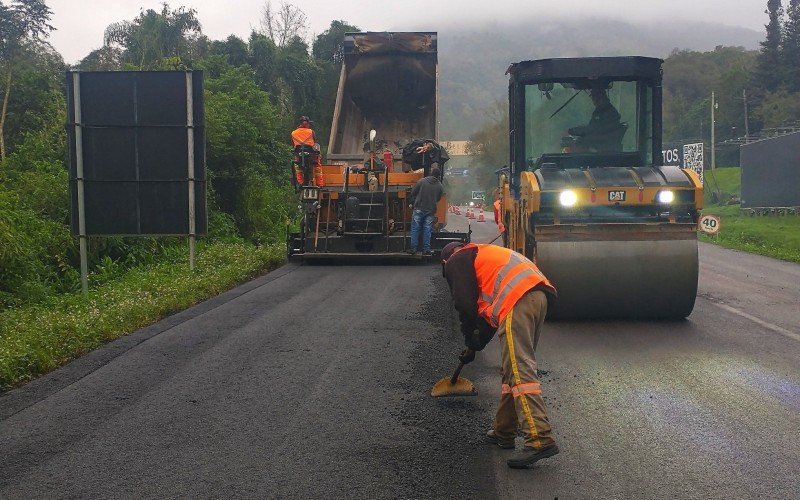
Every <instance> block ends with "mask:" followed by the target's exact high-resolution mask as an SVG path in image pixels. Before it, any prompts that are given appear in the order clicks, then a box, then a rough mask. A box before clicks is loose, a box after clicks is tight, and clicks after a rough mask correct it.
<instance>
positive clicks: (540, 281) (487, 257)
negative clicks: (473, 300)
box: [463, 243, 556, 328]
mask: <svg viewBox="0 0 800 500" xmlns="http://www.w3.org/2000/svg"><path fill="white" fill-rule="evenodd" d="M463 248H477V249H478V254H477V256H476V257H475V276H476V277H477V278H478V288H479V293H478V314H480V315H481V317H483V318H484V319H485V320H486V321H487V322H488V323H489V324H490V325H492V326H493V327H494V328H497V327H498V326H499V325H500V324H501V323H502V321H503V319H504V318H505V317H506V315H507V314H508V313H509V312H510V311H511V309H512V308H513V307H514V305H515V304H516V303H517V301H518V300H519V299H521V298H522V296H523V295H525V293H526V292H527V291H528V290H531V289H533V288H536V287H537V286H539V285H544V286H545V287H546V288H547V289H549V290H550V291H551V292H552V293H553V294H555V293H556V289H555V287H554V286H553V285H552V284H551V283H550V281H549V280H548V279H547V278H546V277H545V275H544V274H542V272H541V271H540V270H539V268H538V267H536V264H534V263H533V262H531V261H530V260H529V259H527V258H525V256H524V255H521V254H519V253H517V252H514V251H513V250H510V249H508V248H505V247H500V246H497V245H485V244H475V243H470V244H468V245H465V246H464V247H463Z"/></svg>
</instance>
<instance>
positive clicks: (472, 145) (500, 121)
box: [467, 100, 509, 192]
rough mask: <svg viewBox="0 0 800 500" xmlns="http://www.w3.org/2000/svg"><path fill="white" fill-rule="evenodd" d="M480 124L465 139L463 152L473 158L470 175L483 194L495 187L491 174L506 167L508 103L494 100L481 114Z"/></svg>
mask: <svg viewBox="0 0 800 500" xmlns="http://www.w3.org/2000/svg"><path fill="white" fill-rule="evenodd" d="M484 116H485V120H484V125H483V127H481V129H480V130H478V131H477V132H475V133H474V134H472V135H471V136H470V138H469V141H470V142H469V145H468V146H467V153H468V154H470V155H474V158H473V160H472V162H471V163H470V175H472V176H474V177H475V178H476V180H477V183H478V185H479V186H480V187H481V188H482V189H483V190H485V191H486V192H491V191H492V189H494V187H496V186H497V177H496V176H495V171H496V170H497V169H499V168H500V167H502V166H503V165H508V158H509V149H508V147H509V140H508V103H507V102H505V101H500V100H498V101H495V102H494V103H493V105H492V106H491V107H490V108H489V109H487V111H486V113H485V115H484Z"/></svg>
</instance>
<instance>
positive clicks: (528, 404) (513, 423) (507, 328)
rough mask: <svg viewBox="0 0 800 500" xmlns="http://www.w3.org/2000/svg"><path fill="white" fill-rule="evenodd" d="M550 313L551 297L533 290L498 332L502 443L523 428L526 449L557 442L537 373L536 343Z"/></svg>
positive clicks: (497, 421) (498, 430)
mask: <svg viewBox="0 0 800 500" xmlns="http://www.w3.org/2000/svg"><path fill="white" fill-rule="evenodd" d="M546 314H547V295H545V293H544V292H542V291H540V290H531V291H529V292H528V293H526V294H525V295H523V296H522V298H521V299H519V301H517V303H516V304H515V305H514V307H513V308H512V309H511V312H509V313H508V316H506V318H505V319H504V320H503V323H502V324H501V325H500V326H499V327H498V329H497V333H496V335H497V337H498V339H499V340H500V343H501V348H500V349H501V350H500V356H501V362H502V374H503V391H502V395H501V396H500V406H499V408H497V415H496V416H495V420H494V432H495V435H496V436H497V438H498V439H499V440H501V441H513V440H514V438H515V437H516V435H517V429H518V428H519V429H522V434H523V436H524V437H525V446H526V447H530V448H542V447H546V446H550V445H552V444H553V443H555V441H554V440H553V437H552V435H551V430H550V422H549V421H548V420H547V413H546V412H545V409H544V400H543V399H542V390H541V387H540V386H539V377H538V376H537V373H536V357H535V355H534V352H535V351H536V344H537V343H538V342H539V334H540V332H541V330H542V324H543V323H544V317H545V315H546Z"/></svg>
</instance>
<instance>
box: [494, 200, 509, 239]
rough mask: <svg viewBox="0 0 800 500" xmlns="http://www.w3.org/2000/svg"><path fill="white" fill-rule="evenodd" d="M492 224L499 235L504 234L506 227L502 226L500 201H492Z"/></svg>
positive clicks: (501, 205)
mask: <svg viewBox="0 0 800 500" xmlns="http://www.w3.org/2000/svg"><path fill="white" fill-rule="evenodd" d="M494 222H495V224H497V227H498V228H499V229H500V232H501V233H505V232H506V226H505V224H503V204H502V203H501V202H500V200H494Z"/></svg>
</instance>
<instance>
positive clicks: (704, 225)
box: [699, 215, 720, 234]
mask: <svg viewBox="0 0 800 500" xmlns="http://www.w3.org/2000/svg"><path fill="white" fill-rule="evenodd" d="M699 225H700V230H701V231H703V232H704V233H706V234H717V233H719V228H720V222H719V217H718V216H716V215H704V216H702V217H701V218H700V224H699Z"/></svg>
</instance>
